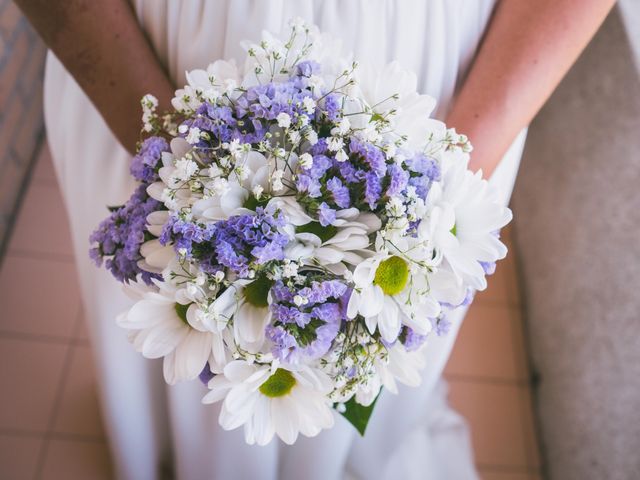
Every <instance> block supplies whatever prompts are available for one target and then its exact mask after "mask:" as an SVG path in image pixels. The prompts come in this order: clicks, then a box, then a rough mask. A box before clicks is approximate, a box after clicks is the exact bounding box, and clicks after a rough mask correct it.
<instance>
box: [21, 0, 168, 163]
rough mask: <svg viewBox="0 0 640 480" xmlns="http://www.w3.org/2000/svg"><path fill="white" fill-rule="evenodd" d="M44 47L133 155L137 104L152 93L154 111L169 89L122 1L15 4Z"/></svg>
mask: <svg viewBox="0 0 640 480" xmlns="http://www.w3.org/2000/svg"><path fill="white" fill-rule="evenodd" d="M16 3H17V4H18V6H19V7H20V8H21V9H22V11H23V12H24V13H25V15H26V16H27V17H28V18H29V20H30V21H31V23H32V24H33V26H34V27H35V28H36V30H37V31H38V33H39V34H40V36H41V37H42V38H43V39H44V41H45V42H46V44H47V46H48V47H49V48H50V49H51V50H52V51H53V52H54V53H55V54H56V56H57V57H58V59H59V60H60V61H61V62H62V63H63V64H64V66H65V67H66V68H67V70H68V71H69V72H70V73H71V75H73V77H74V78H75V80H76V81H77V82H78V84H79V85H80V86H81V87H82V89H83V90H84V92H85V93H86V94H87V96H88V97H89V98H90V99H91V101H92V102H93V104H94V105H95V106H96V108H97V109H98V110H99V111H100V113H101V114H102V117H103V118H104V119H105V121H106V123H107V125H109V128H110V129H111V131H112V132H113V133H114V135H115V136H116V137H117V138H118V140H119V141H120V143H121V144H122V145H123V146H124V147H125V148H126V149H127V150H129V151H130V152H133V150H134V148H135V145H136V142H137V141H138V139H139V132H140V126H141V123H140V117H141V113H142V112H141V108H140V99H141V98H142V96H143V95H144V94H146V93H151V94H153V95H154V96H156V97H157V98H158V100H159V103H160V106H159V108H158V111H163V110H165V109H167V108H168V107H169V106H170V100H171V97H172V96H173V85H172V84H171V81H170V80H169V78H168V77H167V75H166V73H165V72H164V70H163V68H162V66H161V65H160V63H159V61H158V59H157V58H156V56H155V54H154V52H153V51H152V49H151V47H150V45H149V42H148V41H147V39H146V38H145V35H144V33H143V32H142V30H141V29H140V26H139V25H138V21H137V19H136V18H135V15H134V12H133V11H132V9H131V6H130V5H129V3H128V2H127V1H126V0H90V1H83V0H16Z"/></svg>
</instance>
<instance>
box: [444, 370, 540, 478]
mask: <svg viewBox="0 0 640 480" xmlns="http://www.w3.org/2000/svg"><path fill="white" fill-rule="evenodd" d="M450 384H451V390H450V395H449V398H450V401H451V404H452V405H453V406H454V408H456V409H457V410H458V411H459V412H460V413H461V414H462V415H463V416H464V417H466V418H467V420H468V421H469V424H470V426H471V434H472V438H473V447H474V451H475V457H476V462H477V463H478V464H479V465H490V466H505V467H516V468H522V469H524V468H527V463H528V453H527V446H526V441H525V438H524V431H523V425H522V397H521V390H522V387H518V386H515V385H510V384H499V383H479V382H467V381H464V382H463V381H452V382H451V383H450Z"/></svg>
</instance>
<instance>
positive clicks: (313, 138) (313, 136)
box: [304, 128, 318, 145]
mask: <svg viewBox="0 0 640 480" xmlns="http://www.w3.org/2000/svg"><path fill="white" fill-rule="evenodd" d="M304 137H305V138H306V139H307V141H308V142H309V144H310V145H315V144H316V143H318V134H317V133H316V131H315V130H313V129H312V128H307V129H306V130H305V131H304Z"/></svg>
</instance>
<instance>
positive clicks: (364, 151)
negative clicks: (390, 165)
mask: <svg viewBox="0 0 640 480" xmlns="http://www.w3.org/2000/svg"><path fill="white" fill-rule="evenodd" d="M349 152H351V153H352V154H356V155H358V156H359V157H360V158H361V159H362V160H363V162H364V163H365V164H366V165H368V167H369V170H371V171H373V172H375V173H376V175H377V176H378V177H383V176H384V175H385V173H386V172H387V163H386V160H385V157H384V153H383V152H382V150H380V148H378V147H376V146H375V145H373V144H371V143H368V142H364V141H362V140H360V139H358V138H355V137H353V138H351V140H350V142H349Z"/></svg>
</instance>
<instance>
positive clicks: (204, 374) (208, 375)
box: [198, 362, 216, 385]
mask: <svg viewBox="0 0 640 480" xmlns="http://www.w3.org/2000/svg"><path fill="white" fill-rule="evenodd" d="M215 376H216V374H215V373H213V372H212V371H211V368H209V362H207V363H205V364H204V368H203V369H202V371H201V372H200V374H199V375H198V378H199V379H200V381H201V382H202V384H203V385H207V384H208V383H209V380H211V379H212V378H213V377H215Z"/></svg>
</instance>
